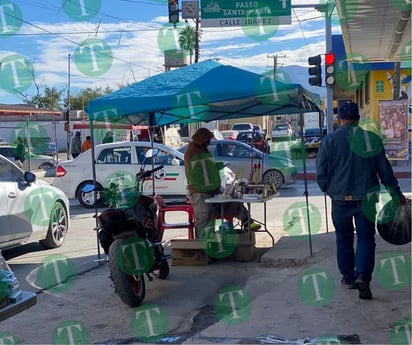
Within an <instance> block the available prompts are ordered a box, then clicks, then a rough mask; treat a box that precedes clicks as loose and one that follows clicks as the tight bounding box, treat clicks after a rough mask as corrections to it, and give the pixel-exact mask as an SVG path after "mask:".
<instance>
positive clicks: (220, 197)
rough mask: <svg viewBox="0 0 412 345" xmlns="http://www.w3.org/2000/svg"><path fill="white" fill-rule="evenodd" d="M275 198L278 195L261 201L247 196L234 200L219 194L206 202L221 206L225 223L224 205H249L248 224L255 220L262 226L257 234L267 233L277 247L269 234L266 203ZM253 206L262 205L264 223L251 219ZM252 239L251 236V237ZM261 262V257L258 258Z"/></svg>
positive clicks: (263, 198)
mask: <svg viewBox="0 0 412 345" xmlns="http://www.w3.org/2000/svg"><path fill="white" fill-rule="evenodd" d="M274 197H276V194H272V195H269V196H267V197H262V198H259V199H254V198H249V197H247V195H245V196H243V198H241V199H233V198H227V197H224V196H223V195H222V194H218V195H215V196H214V197H212V198H208V199H206V200H205V201H206V202H207V203H213V204H220V205H221V207H220V210H221V219H222V222H223V221H224V204H225V203H228V202H236V203H242V204H246V205H247V209H248V211H249V222H248V224H250V218H253V220H254V221H255V222H257V223H259V224H261V225H262V227H261V228H260V229H259V230H258V231H255V232H266V233H267V234H268V235H269V236H270V237H271V239H272V246H274V245H275V238H274V237H273V235H272V234H271V233H270V232H269V230H268V228H267V218H266V217H267V212H266V203H267V202H268V201H269V200H271V199H273V198H274ZM252 204H261V205H263V221H259V220H258V219H256V218H254V217H251V215H252ZM248 233H249V235H250V229H249V231H248ZM249 237H250V236H249ZM258 260H259V257H258Z"/></svg>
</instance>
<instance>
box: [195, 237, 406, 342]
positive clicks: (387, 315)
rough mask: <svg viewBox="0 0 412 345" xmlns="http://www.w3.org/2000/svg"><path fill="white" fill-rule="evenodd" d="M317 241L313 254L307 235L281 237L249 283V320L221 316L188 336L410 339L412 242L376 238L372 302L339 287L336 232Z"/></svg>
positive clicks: (275, 339)
mask: <svg viewBox="0 0 412 345" xmlns="http://www.w3.org/2000/svg"><path fill="white" fill-rule="evenodd" d="M312 240H313V241H312V242H313V243H312V245H313V254H312V256H310V254H309V247H308V241H307V239H297V238H293V237H283V238H281V240H280V241H279V242H278V243H277V244H276V245H275V246H274V247H273V248H271V249H270V250H269V251H268V252H266V253H265V254H264V255H263V256H262V258H261V264H262V266H263V267H265V269H262V270H261V271H258V272H257V274H256V275H255V276H254V277H251V278H250V279H249V280H248V282H247V285H246V286H245V287H244V288H243V289H244V290H245V291H248V292H249V294H250V297H251V301H252V310H251V314H250V315H249V317H248V318H247V320H244V321H243V322H241V323H239V324H233V323H232V324H231V323H229V322H228V320H223V321H219V322H218V323H216V324H214V325H213V326H211V327H209V328H208V329H206V330H204V331H202V332H201V333H199V334H198V335H196V336H195V337H193V338H192V339H190V341H187V343H210V344H211V343H216V342H217V340H219V343H238V340H240V339H243V341H242V343H243V344H244V343H272V344H303V343H305V344H315V343H316V344H326V343H327V341H326V340H325V338H323V337H329V341H330V342H329V344H332V343H333V344H335V343H336V344H339V342H337V340H339V341H340V344H410V339H409V334H410V329H411V319H410V317H411V289H410V282H411V277H410V269H411V266H410V265H411V261H410V245H405V246H398V247H396V246H392V245H390V244H388V243H386V242H384V241H383V240H381V239H380V238H378V237H377V255H376V258H377V260H376V269H375V276H374V280H373V282H372V284H371V289H372V292H373V294H374V299H373V300H369V301H367V300H361V299H359V298H358V291H357V290H347V289H344V288H343V287H342V286H340V275H339V273H338V271H337V268H336V260H335V243H334V241H335V236H334V233H327V234H320V235H316V236H313V238H312ZM390 262H391V263H393V266H391V264H390ZM273 268H282V269H283V270H282V271H280V272H279V271H278V270H273ZM408 332H409V333H408ZM225 339H226V340H227V341H224V340H225ZM234 340H236V341H234ZM245 340H249V341H248V342H245ZM258 340H260V341H258ZM262 340H264V341H266V342H261V341H262ZM304 340H305V341H306V342H304ZM332 340H334V342H332Z"/></svg>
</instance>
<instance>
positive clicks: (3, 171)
mask: <svg viewBox="0 0 412 345" xmlns="http://www.w3.org/2000/svg"><path fill="white" fill-rule="evenodd" d="M0 203H1V205H2V207H1V211H0V249H8V248H12V247H17V246H20V245H22V244H24V243H28V242H31V241H35V240H38V241H40V244H41V245H42V246H43V247H45V248H57V247H60V246H61V245H62V244H63V242H64V239H65V238H66V234H67V231H68V229H69V220H70V211H69V200H68V199H67V197H66V196H65V195H64V193H63V192H62V191H61V190H59V189H57V188H56V187H53V186H51V185H50V184H49V183H47V182H45V181H42V180H37V179H36V175H34V174H33V173H32V172H29V171H26V172H24V171H23V170H22V169H20V168H19V167H18V166H17V165H16V164H15V163H14V162H12V161H10V160H9V159H7V158H6V157H4V156H1V155H0Z"/></svg>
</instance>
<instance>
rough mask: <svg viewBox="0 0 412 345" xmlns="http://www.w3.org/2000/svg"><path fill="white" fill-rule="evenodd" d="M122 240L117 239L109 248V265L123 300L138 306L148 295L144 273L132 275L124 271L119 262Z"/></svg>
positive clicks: (132, 305)
mask: <svg viewBox="0 0 412 345" xmlns="http://www.w3.org/2000/svg"><path fill="white" fill-rule="evenodd" d="M121 244H122V240H115V241H114V242H113V243H112V245H111V246H110V249H109V267H110V274H111V278H112V280H113V284H114V286H115V289H116V293H117V294H118V295H119V297H120V299H121V301H122V302H123V303H124V304H127V305H128V306H130V307H138V306H139V305H141V304H142V303H143V300H144V298H145V295H146V285H145V280H144V275H143V274H140V275H130V274H126V273H125V272H123V271H122V270H121V268H120V265H119V263H118V262H117V253H118V251H119V250H121V248H120V245H121Z"/></svg>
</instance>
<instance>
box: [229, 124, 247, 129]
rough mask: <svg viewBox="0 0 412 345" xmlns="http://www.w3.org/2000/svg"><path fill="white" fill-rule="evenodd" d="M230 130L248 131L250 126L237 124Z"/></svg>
mask: <svg viewBox="0 0 412 345" xmlns="http://www.w3.org/2000/svg"><path fill="white" fill-rule="evenodd" d="M232 129H236V130H248V129H250V125H249V124H247V123H242V124H237V125H233V128H232Z"/></svg>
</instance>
